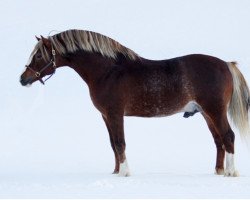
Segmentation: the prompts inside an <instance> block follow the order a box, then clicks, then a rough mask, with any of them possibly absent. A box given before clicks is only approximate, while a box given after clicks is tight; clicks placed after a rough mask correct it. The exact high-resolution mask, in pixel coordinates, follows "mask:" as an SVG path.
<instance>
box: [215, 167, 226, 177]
mask: <svg viewBox="0 0 250 200" xmlns="http://www.w3.org/2000/svg"><path fill="white" fill-rule="evenodd" d="M214 173H215V174H216V175H224V174H225V172H224V169H223V168H216V169H215V172H214Z"/></svg>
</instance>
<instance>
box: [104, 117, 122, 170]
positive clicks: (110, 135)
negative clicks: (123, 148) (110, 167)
mask: <svg viewBox="0 0 250 200" xmlns="http://www.w3.org/2000/svg"><path fill="white" fill-rule="evenodd" d="M102 118H103V120H104V122H105V124H106V127H107V129H108V133H109V139H110V144H111V147H112V149H113V151H114V154H115V169H114V172H113V174H118V173H119V158H118V153H117V151H116V148H115V144H114V139H113V136H112V134H111V129H110V128H109V124H108V122H107V119H106V118H105V116H103V115H102Z"/></svg>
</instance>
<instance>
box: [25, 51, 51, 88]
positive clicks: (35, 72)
mask: <svg viewBox="0 0 250 200" xmlns="http://www.w3.org/2000/svg"><path fill="white" fill-rule="evenodd" d="M50 66H52V67H53V69H54V72H53V73H52V74H51V75H50V76H49V77H48V78H46V79H45V80H43V79H42V78H41V77H40V76H41V73H42V72H43V71H45V70H46V69H47V68H48V67H50ZM26 68H28V69H29V70H30V71H32V72H34V74H35V76H36V77H37V79H38V80H39V81H40V82H41V83H42V84H43V85H44V84H45V82H46V81H47V80H48V79H50V78H51V77H52V76H53V75H54V74H55V72H56V51H55V49H53V47H52V59H51V60H50V62H49V63H48V64H47V65H45V66H44V67H43V68H42V69H41V70H40V71H35V70H34V69H32V68H31V67H29V66H27V65H26Z"/></svg>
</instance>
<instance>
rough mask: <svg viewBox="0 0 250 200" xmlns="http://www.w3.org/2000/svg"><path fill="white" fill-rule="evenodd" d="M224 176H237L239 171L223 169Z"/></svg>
mask: <svg viewBox="0 0 250 200" xmlns="http://www.w3.org/2000/svg"><path fill="white" fill-rule="evenodd" d="M224 176H225V177H238V176H240V175H239V172H238V171H236V170H233V171H232V170H226V171H225V173H224Z"/></svg>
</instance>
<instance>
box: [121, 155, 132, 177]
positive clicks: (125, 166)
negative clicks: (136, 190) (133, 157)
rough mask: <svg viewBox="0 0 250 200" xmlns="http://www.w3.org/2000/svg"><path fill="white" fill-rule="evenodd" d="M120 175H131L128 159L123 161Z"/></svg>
mask: <svg viewBox="0 0 250 200" xmlns="http://www.w3.org/2000/svg"><path fill="white" fill-rule="evenodd" d="M118 175H119V176H130V170H129V167H128V162H127V159H125V160H124V162H123V163H120V170H119V174H118Z"/></svg>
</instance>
